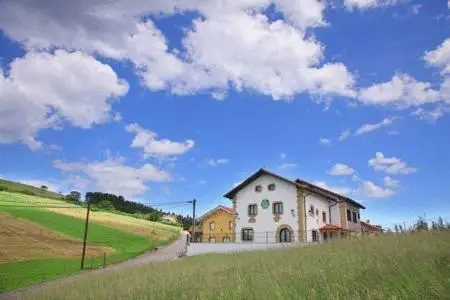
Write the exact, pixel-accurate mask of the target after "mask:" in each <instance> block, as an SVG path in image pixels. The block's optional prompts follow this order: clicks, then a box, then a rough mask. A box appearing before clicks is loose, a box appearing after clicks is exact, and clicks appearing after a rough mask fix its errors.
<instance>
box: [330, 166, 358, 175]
mask: <svg viewBox="0 0 450 300" xmlns="http://www.w3.org/2000/svg"><path fill="white" fill-rule="evenodd" d="M353 173H355V170H354V169H352V168H350V167H349V166H347V165H345V164H335V165H334V166H333V167H332V168H331V169H330V170H329V171H328V174H330V175H333V176H345V175H352V174H353Z"/></svg>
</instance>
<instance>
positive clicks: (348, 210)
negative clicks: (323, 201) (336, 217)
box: [347, 209, 352, 221]
mask: <svg viewBox="0 0 450 300" xmlns="http://www.w3.org/2000/svg"><path fill="white" fill-rule="evenodd" d="M351 220H352V214H351V213H350V209H347V221H351Z"/></svg>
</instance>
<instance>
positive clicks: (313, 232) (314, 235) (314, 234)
mask: <svg viewBox="0 0 450 300" xmlns="http://www.w3.org/2000/svg"><path fill="white" fill-rule="evenodd" d="M312 241H313V242H317V231H315V230H313V231H312Z"/></svg>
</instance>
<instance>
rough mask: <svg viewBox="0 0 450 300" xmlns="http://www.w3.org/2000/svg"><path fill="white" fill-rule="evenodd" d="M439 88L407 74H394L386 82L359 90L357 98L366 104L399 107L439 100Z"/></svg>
mask: <svg viewBox="0 0 450 300" xmlns="http://www.w3.org/2000/svg"><path fill="white" fill-rule="evenodd" d="M440 97H441V95H440V93H439V90H435V89H433V88H432V85H431V83H429V82H422V81H417V80H416V79H414V78H413V77H411V76H410V75H408V74H401V73H399V74H396V75H394V77H392V79H391V80H390V81H388V82H384V83H378V84H374V85H372V86H370V87H367V88H363V89H361V91H360V94H359V99H360V100H361V101H362V102H364V103H366V104H376V105H391V106H397V107H400V108H405V107H411V106H413V107H414V106H420V105H423V104H425V103H435V102H438V101H439V100H440Z"/></svg>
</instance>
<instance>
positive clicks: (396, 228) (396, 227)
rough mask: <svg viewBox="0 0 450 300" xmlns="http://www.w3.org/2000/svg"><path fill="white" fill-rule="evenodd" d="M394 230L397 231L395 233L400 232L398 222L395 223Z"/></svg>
mask: <svg viewBox="0 0 450 300" xmlns="http://www.w3.org/2000/svg"><path fill="white" fill-rule="evenodd" d="M394 231H395V233H398V225H397V224H395V226H394Z"/></svg>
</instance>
